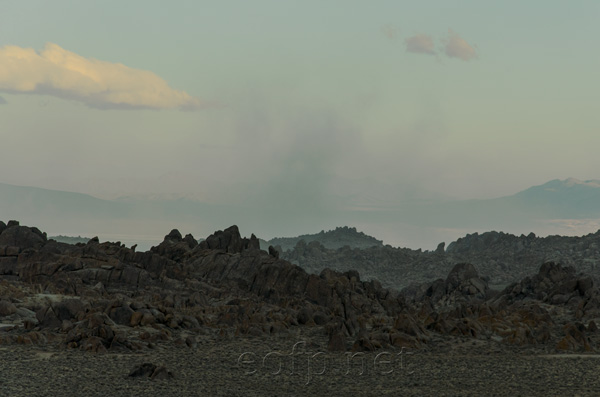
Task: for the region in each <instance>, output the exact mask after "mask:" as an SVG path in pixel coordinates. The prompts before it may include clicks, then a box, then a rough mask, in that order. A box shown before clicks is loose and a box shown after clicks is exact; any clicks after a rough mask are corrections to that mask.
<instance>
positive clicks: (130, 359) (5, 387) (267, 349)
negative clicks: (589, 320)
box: [0, 337, 600, 397]
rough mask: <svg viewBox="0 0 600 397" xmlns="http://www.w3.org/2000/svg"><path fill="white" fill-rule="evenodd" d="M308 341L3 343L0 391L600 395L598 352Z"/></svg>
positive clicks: (50, 393) (21, 393)
mask: <svg viewBox="0 0 600 397" xmlns="http://www.w3.org/2000/svg"><path fill="white" fill-rule="evenodd" d="M304 340H306V339H303V338H302V337H299V339H298V341H296V342H294V340H291V339H259V338H257V339H249V338H245V339H241V340H236V339H219V338H216V337H206V338H205V339H203V340H201V341H200V343H199V344H198V346H197V347H195V348H193V349H190V348H187V347H182V346H173V344H166V345H159V346H157V347H156V348H155V349H147V350H144V351H142V352H125V353H122V354H117V353H105V354H91V353H86V352H82V351H79V350H65V349H64V348H56V349H52V348H45V349H40V348H39V347H31V346H29V347H27V346H21V345H15V346H2V347H0V394H1V395H2V396H141V395H144V396H163V397H167V396H204V395H207V396H208V395H223V396H242V395H243V396H254V395H256V396H258V395H260V396H303V395H333V396H338V395H339V396H342V395H366V396H368V395H373V396H375V395H394V396H397V395H403V396H413V395H414V396H424V395H436V396H459V395H460V396H463V395H473V396H480V395H489V396H494V395H498V396H519V395H522V396H532V395H544V396H554V395H557V396H558V395H571V396H575V395H581V396H596V395H600V380H599V378H598V373H600V355H576V354H569V355H567V354H560V355H554V354H542V353H540V352H537V353H532V352H523V351H521V352H518V351H510V352H509V351H507V350H506V349H504V348H501V347H500V346H499V345H482V346H472V342H469V343H468V344H467V343H465V344H462V345H461V344H460V343H459V344H458V345H456V344H455V345H453V347H447V346H446V347H440V348H436V349H435V350H429V351H424V350H413V351H409V350H398V349H396V350H385V351H383V352H381V351H380V352H376V353H363V354H357V355H354V356H352V353H350V354H348V353H346V354H344V353H331V352H326V350H325V349H323V346H324V345H323V343H324V341H322V340H318V341H317V342H314V340H315V339H308V340H310V341H311V342H304ZM244 353H245V354H244ZM381 353H383V354H381ZM240 356H241V357H240ZM146 362H149V363H153V364H155V365H164V366H166V367H167V369H168V370H169V371H171V372H172V373H173V374H174V378H173V379H166V380H156V379H155V380H151V379H150V378H148V377H144V378H141V377H138V378H134V377H129V376H128V374H129V373H130V372H131V371H132V370H133V369H134V368H135V367H136V366H139V365H140V364H142V363H146Z"/></svg>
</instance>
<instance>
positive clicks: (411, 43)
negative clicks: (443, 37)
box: [404, 34, 435, 55]
mask: <svg viewBox="0 0 600 397" xmlns="http://www.w3.org/2000/svg"><path fill="white" fill-rule="evenodd" d="M404 43H405V44H406V51H407V52H414V53H418V54H431V55H433V54H435V50H434V44H433V38H431V36H429V35H426V34H418V35H416V36H412V37H409V38H408V39H406V40H404Z"/></svg>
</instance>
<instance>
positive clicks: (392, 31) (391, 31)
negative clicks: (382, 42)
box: [381, 25, 398, 40]
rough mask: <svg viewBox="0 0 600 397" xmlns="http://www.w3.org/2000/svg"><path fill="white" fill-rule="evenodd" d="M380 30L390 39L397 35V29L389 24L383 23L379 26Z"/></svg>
mask: <svg viewBox="0 0 600 397" xmlns="http://www.w3.org/2000/svg"><path fill="white" fill-rule="evenodd" d="M381 31H382V32H383V34H384V35H385V37H387V38H388V39H390V40H395V39H396V37H397V36H398V29H396V28H395V27H393V26H391V25H385V26H384V27H382V28H381Z"/></svg>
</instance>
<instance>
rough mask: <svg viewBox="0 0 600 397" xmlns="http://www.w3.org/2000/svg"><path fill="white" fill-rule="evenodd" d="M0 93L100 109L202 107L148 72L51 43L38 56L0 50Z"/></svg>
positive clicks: (13, 48) (21, 50)
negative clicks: (49, 99)
mask: <svg viewBox="0 0 600 397" xmlns="http://www.w3.org/2000/svg"><path fill="white" fill-rule="evenodd" d="M0 92H5V93H10V94H38V95H52V96H55V97H59V98H63V99H70V100H76V101H80V102H83V103H84V104H86V105H87V106H90V107H93V108H100V109H111V108H117V109H175V108H177V109H181V110H196V109H199V108H202V107H204V105H205V104H204V103H203V102H201V101H200V99H199V98H196V97H193V96H191V95H189V94H187V93H186V92H184V91H178V90H174V89H172V88H171V87H169V85H168V84H167V82H166V81H164V80H163V79H161V78H160V77H158V76H157V75H156V74H154V73H152V72H150V71H147V70H141V69H133V68H130V67H127V66H125V65H123V64H120V63H111V62H105V61H100V60H97V59H94V58H85V57H82V56H80V55H77V54H75V53H73V52H70V51H67V50H65V49H63V48H61V47H60V46H58V45H56V44H53V43H47V44H46V45H45V46H44V49H43V50H42V51H40V52H37V51H35V50H34V49H32V48H21V47H17V46H5V47H0Z"/></svg>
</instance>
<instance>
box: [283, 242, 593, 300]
mask: <svg viewBox="0 0 600 397" xmlns="http://www.w3.org/2000/svg"><path fill="white" fill-rule="evenodd" d="M444 246H445V245H444V244H443V243H441V244H439V245H438V247H437V249H436V250H435V251H425V252H423V251H421V250H411V249H408V248H394V247H391V246H388V245H386V246H383V245H382V246H376V247H363V248H350V247H341V248H337V249H331V248H327V247H325V246H324V245H323V244H320V243H319V242H312V243H306V242H304V241H299V242H298V243H297V244H296V246H294V247H293V248H291V249H288V250H285V251H284V252H283V253H282V254H281V255H280V256H281V258H283V259H286V260H288V261H290V262H292V263H295V264H298V265H299V266H301V267H302V268H303V269H305V270H306V271H307V272H309V273H315V274H319V273H320V272H321V271H322V270H323V269H324V268H331V269H335V270H338V271H341V272H344V271H347V270H351V269H355V270H358V271H359V272H360V273H361V274H362V276H363V278H364V279H367V280H368V279H378V280H381V281H382V283H383V285H384V286H385V287H386V288H396V289H402V288H405V287H407V286H409V285H411V284H422V283H425V282H431V280H435V279H443V278H445V277H446V275H447V274H448V272H450V270H451V269H452V268H453V267H454V266H455V265H456V264H457V263H471V264H473V265H474V266H476V267H477V269H478V271H479V274H480V275H481V277H485V278H487V279H488V282H489V284H490V285H494V286H497V287H499V288H504V287H505V286H506V285H508V284H511V283H514V282H517V281H519V280H521V279H523V278H524V277H526V276H529V275H531V274H533V273H535V272H537V269H538V268H539V266H540V265H541V264H543V263H545V262H551V261H552V262H556V263H561V264H563V265H567V266H573V268H575V270H576V271H579V272H584V273H587V274H595V273H597V269H598V267H599V266H600V259H599V258H600V231H598V232H596V233H593V234H589V235H587V236H582V237H561V236H549V237H545V238H540V237H537V236H535V234H533V233H530V234H529V235H527V236H525V235H521V236H515V235H512V234H507V233H502V232H487V233H483V234H478V233H473V234H468V235H466V236H465V237H463V238H460V239H458V240H457V241H455V242H452V243H450V244H449V245H448V247H447V248H446V249H445V250H444Z"/></svg>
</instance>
